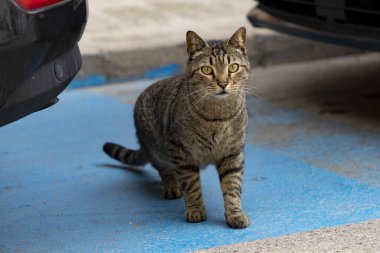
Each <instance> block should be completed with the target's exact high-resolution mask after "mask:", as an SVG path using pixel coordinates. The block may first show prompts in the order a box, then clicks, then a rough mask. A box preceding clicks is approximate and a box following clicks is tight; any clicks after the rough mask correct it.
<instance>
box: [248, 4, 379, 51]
mask: <svg viewBox="0 0 380 253" xmlns="http://www.w3.org/2000/svg"><path fill="white" fill-rule="evenodd" d="M248 19H249V20H250V21H251V23H252V24H253V25H254V26H259V27H267V28H270V29H273V30H277V31H280V32H284V33H288V34H292V35H296V36H301V37H304V38H308V39H315V40H320V41H324V42H330V43H335V44H340V45H344V46H350V47H356V48H361V49H368V50H375V51H380V1H378V0H334V1H329V0H258V5H257V6H256V7H255V8H253V9H252V10H251V12H250V13H249V14H248Z"/></svg>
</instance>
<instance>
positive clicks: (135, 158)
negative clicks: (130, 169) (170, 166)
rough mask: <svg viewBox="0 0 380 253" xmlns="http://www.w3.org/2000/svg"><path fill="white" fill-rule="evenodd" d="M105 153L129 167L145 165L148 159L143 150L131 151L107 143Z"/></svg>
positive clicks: (104, 146)
mask: <svg viewBox="0 0 380 253" xmlns="http://www.w3.org/2000/svg"><path fill="white" fill-rule="evenodd" d="M103 151H104V152H105V153H106V154H107V155H109V156H110V157H112V158H114V159H116V160H118V161H120V162H122V163H126V164H129V165H137V166H139V165H144V164H146V163H148V159H147V157H146V156H145V154H144V152H143V151H142V150H131V149H128V148H125V147H123V146H121V145H119V144H115V143H110V142H107V143H105V144H104V145H103Z"/></svg>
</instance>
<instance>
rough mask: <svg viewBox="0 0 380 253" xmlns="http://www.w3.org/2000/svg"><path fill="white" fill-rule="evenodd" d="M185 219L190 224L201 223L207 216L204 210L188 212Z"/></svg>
mask: <svg viewBox="0 0 380 253" xmlns="http://www.w3.org/2000/svg"><path fill="white" fill-rule="evenodd" d="M185 219H186V221H187V222H191V223H195V222H201V221H204V220H206V219H207V214H206V211H205V210H204V209H194V210H188V211H186V213H185Z"/></svg>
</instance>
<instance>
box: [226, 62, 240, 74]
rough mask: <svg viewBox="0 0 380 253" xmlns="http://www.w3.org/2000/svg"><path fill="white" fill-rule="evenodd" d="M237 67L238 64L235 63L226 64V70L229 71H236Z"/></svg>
mask: <svg viewBox="0 0 380 253" xmlns="http://www.w3.org/2000/svg"><path fill="white" fill-rule="evenodd" d="M238 69H239V65H238V64H236V63H234V64H231V65H230V66H228V72H230V73H235V72H236V71H238Z"/></svg>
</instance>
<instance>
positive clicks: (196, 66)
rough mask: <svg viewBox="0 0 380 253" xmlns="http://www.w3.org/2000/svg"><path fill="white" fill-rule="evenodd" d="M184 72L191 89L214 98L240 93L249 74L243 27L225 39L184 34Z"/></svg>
mask: <svg viewBox="0 0 380 253" xmlns="http://www.w3.org/2000/svg"><path fill="white" fill-rule="evenodd" d="M186 44H187V52H188V55H189V59H188V66H187V75H188V79H189V81H190V82H189V83H190V85H191V86H192V88H193V89H194V90H196V91H197V90H198V91H199V93H202V91H203V93H204V94H206V92H207V95H209V96H212V97H215V98H225V97H229V96H230V95H233V94H235V95H239V94H240V93H242V92H243V89H244V86H245V85H246V84H247V81H248V76H249V61H248V57H247V47H246V30H245V28H244V27H241V28H239V29H238V30H237V31H236V32H235V33H234V34H233V35H232V37H231V38H230V39H228V40H226V41H205V40H203V39H202V38H201V37H200V36H199V35H198V34H196V33H195V32H193V31H188V32H187V34H186Z"/></svg>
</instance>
